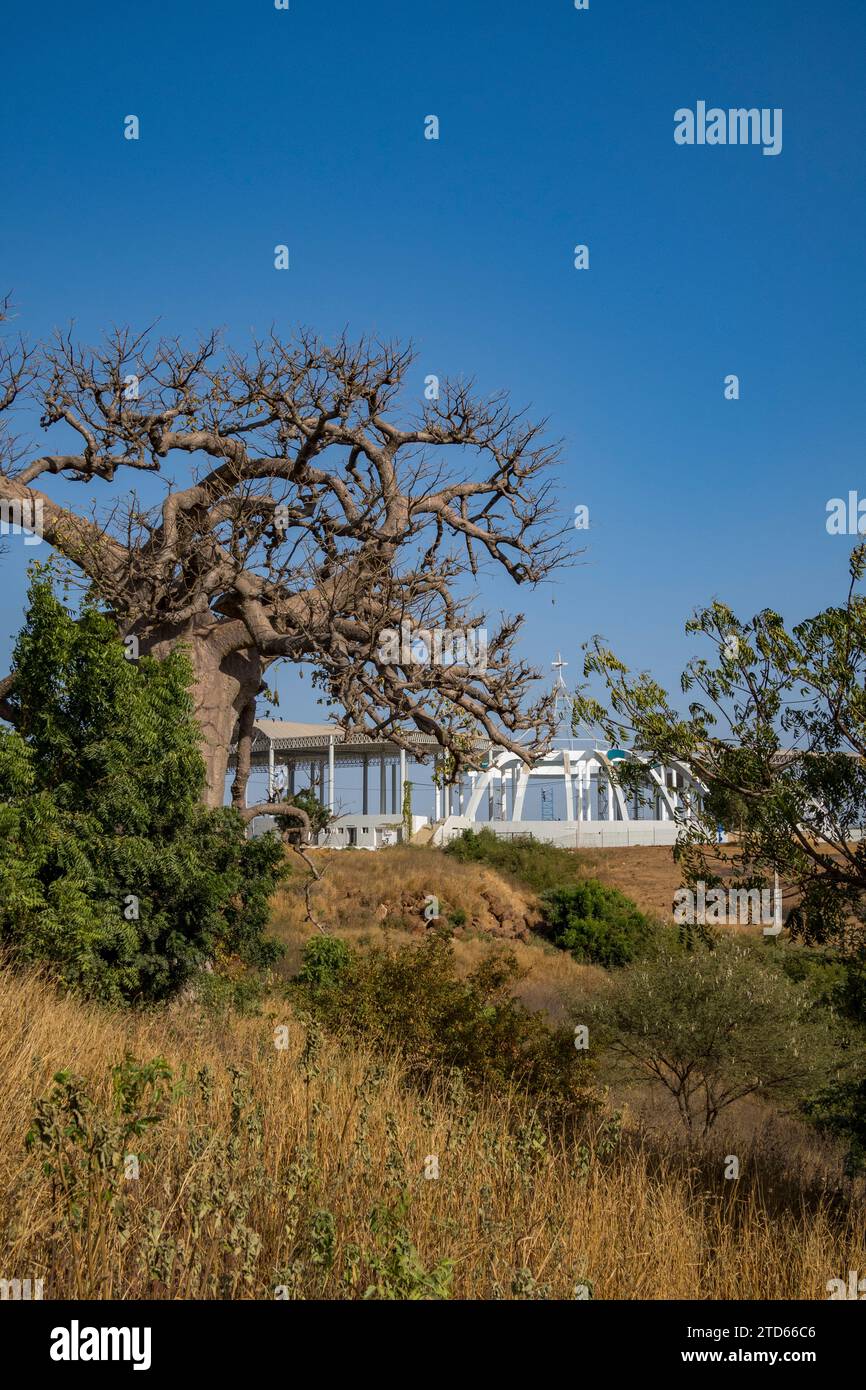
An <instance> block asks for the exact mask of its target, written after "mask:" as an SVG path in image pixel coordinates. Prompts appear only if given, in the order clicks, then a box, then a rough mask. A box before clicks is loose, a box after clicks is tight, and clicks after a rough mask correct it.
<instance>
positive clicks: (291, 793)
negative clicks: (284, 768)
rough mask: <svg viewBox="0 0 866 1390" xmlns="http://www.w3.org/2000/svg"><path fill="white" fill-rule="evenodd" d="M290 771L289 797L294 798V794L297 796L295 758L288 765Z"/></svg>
mask: <svg viewBox="0 0 866 1390" xmlns="http://www.w3.org/2000/svg"><path fill="white" fill-rule="evenodd" d="M288 769H289V796H294V794H295V760H294V758H292V761H291V762H290V763H289V764H288Z"/></svg>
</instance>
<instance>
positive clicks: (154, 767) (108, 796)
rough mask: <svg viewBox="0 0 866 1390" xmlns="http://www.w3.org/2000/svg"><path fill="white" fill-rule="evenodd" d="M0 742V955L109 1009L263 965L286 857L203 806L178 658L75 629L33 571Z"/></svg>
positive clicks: (273, 842) (183, 664) (105, 633)
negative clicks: (231, 968)
mask: <svg viewBox="0 0 866 1390" xmlns="http://www.w3.org/2000/svg"><path fill="white" fill-rule="evenodd" d="M13 670H14V673H15V677H16V682H15V687H14V693H13V696H12V698H11V700H10V703H11V704H12V705H13V707H14V713H15V726H16V728H15V732H9V731H0V944H2V945H3V946H5V947H6V948H7V950H8V952H9V954H10V956H11V957H12V958H13V959H14V960H18V961H30V962H32V961H44V962H47V963H48V964H49V965H50V966H51V968H52V970H53V972H54V973H55V975H56V976H57V977H58V978H59V979H60V981H61V982H62V983H63V984H64V985H67V986H70V987H74V988H76V989H78V990H80V991H82V992H83V993H85V994H87V995H90V996H93V997H96V998H99V999H102V1000H105V1001H109V1002H114V1003H119V1002H123V1001H152V1000H157V999H162V998H165V997H166V996H168V995H170V994H172V993H173V992H175V991H176V990H178V989H179V988H180V987H181V986H182V985H183V984H184V983H185V982H186V981H187V980H188V979H189V978H190V977H191V976H192V975H193V974H194V973H195V972H196V971H197V970H199V969H200V967H201V966H202V965H203V964H204V963H205V962H206V961H211V962H214V963H216V964H217V965H219V964H220V963H221V962H224V961H226V960H228V959H229V958H232V957H234V958H236V959H237V960H238V961H240V962H241V963H242V964H245V965H252V966H261V965H266V964H268V963H270V962H271V961H272V960H274V959H275V957H276V955H277V954H278V950H279V948H278V947H277V946H276V945H275V944H273V943H270V942H268V941H266V940H265V937H264V931H265V927H266V925H267V919H268V903H269V898H270V895H271V893H272V892H273V890H274V888H275V886H276V884H277V882H278V880H279V878H280V877H281V875H282V873H283V872H284V870H283V863H284V855H283V850H282V847H281V845H280V844H279V841H278V839H277V837H276V836H273V835H272V836H270V837H268V836H263V837H261V838H260V839H255V840H248V839H247V838H246V832H245V827H244V825H243V823H242V821H241V818H240V816H239V815H238V814H237V812H236V811H233V810H228V809H225V808H223V809H220V810H207V809H205V808H204V807H203V806H202V804H201V801H200V797H201V792H202V788H203V786H204V776H205V773H204V764H203V762H202V758H201V755H200V753H199V747H198V738H199V734H198V729H197V726H196V724H195V721H194V719H193V714H192V704H191V700H190V696H189V685H190V681H191V671H190V668H189V663H188V661H187V660H186V658H185V657H184V656H183V655H182V654H180V653H173V654H172V655H171V656H169V657H167V658H166V660H164V661H162V662H156V661H152V660H150V659H148V658H143V659H142V660H140V661H138V662H134V661H129V660H127V659H126V653H125V650H124V647H123V645H122V644H121V642H120V641H119V640H118V638H117V636H116V633H115V631H114V628H113V625H112V624H111V623H110V622H109V620H108V619H107V618H106V617H105V616H103V615H102V614H100V613H99V612H97V611H96V610H95V609H94V608H92V607H86V608H85V609H84V611H83V613H82V615H81V616H80V618H79V619H78V620H76V619H74V618H73V617H72V616H71V614H69V613H68V612H67V611H66V609H65V608H63V606H62V605H61V604H60V603H59V602H58V600H57V598H56V597H55V596H54V593H53V590H52V587H51V583H50V580H49V579H48V578H47V577H45V575H44V574H42V575H40V574H39V573H38V572H37V577H36V578H35V579H34V581H33V583H32V585H31V589H30V605H29V610H28V614H27V620H26V626H25V629H24V632H23V633H22V635H21V636H20V637H19V639H18V642H17V645H16V648H15V654H14V661H13Z"/></svg>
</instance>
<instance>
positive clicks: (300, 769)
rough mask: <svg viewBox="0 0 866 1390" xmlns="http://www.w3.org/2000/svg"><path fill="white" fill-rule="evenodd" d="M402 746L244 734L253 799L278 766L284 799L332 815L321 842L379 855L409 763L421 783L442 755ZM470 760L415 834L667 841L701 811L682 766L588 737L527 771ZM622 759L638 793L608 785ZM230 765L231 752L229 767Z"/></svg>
mask: <svg viewBox="0 0 866 1390" xmlns="http://www.w3.org/2000/svg"><path fill="white" fill-rule="evenodd" d="M407 741H408V742H409V744H410V747H411V748H412V749H413V750H417V751H413V752H412V753H409V754H407V753H406V752H405V750H403V749H400V748H398V747H397V745H396V744H394V743H392V742H390V741H389V740H387V739H377V738H375V737H365V736H362V735H352V736H351V737H349V736H347V735H346V732H345V730H344V729H342V728H341V726H340V725H338V724H299V723H292V722H290V721H287V720H281V719H261V720H259V721H258V722H257V724H256V726H255V731H254V735H253V744H252V769H253V774H255V773H256V772H258V774H259V775H262V774H264V775H265V777H266V779H267V783H266V786H267V789H266V792H264V793H263V794H262V796H261V797H259V798H257V799H261V800H264V799H265V796H268V797H270V796H272V795H273V791H274V783H275V778H276V769H277V768H284V769H285V782H286V795H287V796H288V797H291V796H292V795H293V793H294V792H295V791H300V790H302V789H307V788H310V789H312V790H313V792H314V793H315V794H316V796H317V797H318V798H319V800H320V802H321V803H322V805H324V806H327V808H328V810H329V811H330V812H331V814H332V815H333V816H334V820H333V822H332V823H331V825H330V826H329V827H328V829H327V831H324V832H323V833H322V835H321V836H320V838H319V843H320V844H323V845H328V846H331V847H334V848H346V847H348V846H357V847H358V848H362V849H378V848H379V847H380V846H382V845H386V844H393V843H397V842H398V841H400V840H402V839H404V838H405V832H404V825H403V813H402V808H403V788H404V786H405V784H406V782H407V781H415V779H416V778H417V765H418V764H424V765H426V774H425V775H426V777H427V779H428V781H429V779H430V776H431V773H432V772H433V770H434V767H435V766H436V765H437V763H436V760H437V758H438V756H439V754H440V752H441V750H440V749H439V745H438V744H437V743H436V740H435V739H434V738H433V737H432V736H430V735H428V734H421V733H417V732H415V733H411V734H409V736H408V740H407ZM478 752H479V755H480V757H481V760H482V764H483V766H482V770H481V771H479V772H469V773H464V774H463V775H462V776H461V777H459V778H458V779H457V781H455V782H454V783H453V784H452V785H450V786H442V787H440V786H434V788H433V789H432V801H433V808H432V815H419V814H417V813H413V814H412V817H411V834H412V837H413V838H421V839H423V840H427V841H431V842H432V843H434V844H446V843H447V842H448V841H449V840H450V839H453V838H454V837H455V836H456V835H459V834H460V833H461V832H462V831H463V830H464V829H474V830H478V829H480V828H481V827H483V826H487V827H488V828H489V829H490V830H492V831H493V832H494V833H495V834H497V835H504V836H515V835H532V836H534V837H535V838H536V839H540V840H547V841H549V842H551V843H554V844H558V845H563V846H567V847H578V846H597V847H604V846H613V845H653V844H657V845H660V844H661V845H671V844H673V843H674V842H675V840H676V838H677V834H678V830H679V826H680V824H681V823H682V822H686V823H688V822H689V821H690V820H691V819H692V817H693V815H694V814H695V812H696V811H697V810H698V809H699V807H700V800H701V797H702V795H703V793H704V790H705V789H704V788H703V787H702V786H701V785H700V784H699V783H698V782H696V781H695V780H694V779H693V778H692V776H691V774H690V772H689V770H688V768H687V766H686V765H685V764H684V763H679V762H673V763H671V764H669V765H667V766H661V765H659V764H655V763H651V762H650V760H649V759H647V758H645V757H643V756H641V755H640V754H637V753H634V752H626V751H624V750H622V749H616V748H613V749H612V748H608V747H604V746H600V745H599V744H598V742H596V741H594V740H591V739H587V740H583V741H581V740H578V739H557V740H555V742H554V746H553V747H552V749H551V751H550V752H549V753H548V754H547V756H546V757H544V758H541V759H539V760H538V761H537V762H535V763H533V764H532V765H531V766H529V767H527V766H526V764H524V763H523V761H522V760H521V759H520V758H519V757H518V755H517V754H516V753H511V752H507V751H505V750H503V749H496V748H493V747H491V746H490V745H489V743H487V742H486V741H481V740H479V743H478ZM626 759H627V760H629V761H630V762H634V761H635V760H637V761H638V762H639V763H640V765H641V771H642V790H641V791H640V792H639V793H637V794H635V793H634V792H632V791H630V790H627V789H626V788H624V787H623V786H622V784H621V782H620V780H619V779H618V777H617V764H618V763H620V762H622V761H623V760H626ZM233 762H234V750H233V754H232V759H231V762H230V766H231V765H233ZM348 768H358V769H360V772H361V777H360V793H358V792H357V791H356V793H355V800H356V801H357V802H358V803H359V804H358V805H357V807H356V808H355V809H348V808H347V807H346V806H345V803H344V800H343V799H342V798H341V795H340V790H341V773H343V772H344V771H345V770H346V769H348ZM413 769H416V771H415V777H414V778H413ZM345 780H346V779H345V778H343V779H342V782H343V786H344V787H345ZM434 780H435V779H434ZM426 790H427V795H428V797H429V796H430V795H431V791H430V788H429V787H428V788H427V789H426ZM417 799H418V798H417V794H416V797H415V800H416V802H417ZM413 812H414V807H413ZM272 824H273V822H272V820H271V818H270V817H264V816H263V817H260V818H258V820H257V821H256V822H254V833H256V832H258V833H261V832H262V831H263V830H264V829H267V828H269V826H270V825H272ZM422 832H423V834H422Z"/></svg>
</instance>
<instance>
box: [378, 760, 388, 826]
mask: <svg viewBox="0 0 866 1390" xmlns="http://www.w3.org/2000/svg"><path fill="white" fill-rule="evenodd" d="M387 814H388V784H387V781H386V779H385V755H384V753H382V754H381V755H380V757H379V815H380V816H387Z"/></svg>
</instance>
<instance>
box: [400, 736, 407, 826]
mask: <svg viewBox="0 0 866 1390" xmlns="http://www.w3.org/2000/svg"><path fill="white" fill-rule="evenodd" d="M405 795H406V749H405V748H401V749H400V815H401V817H402V815H403V798H404V796H405Z"/></svg>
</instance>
